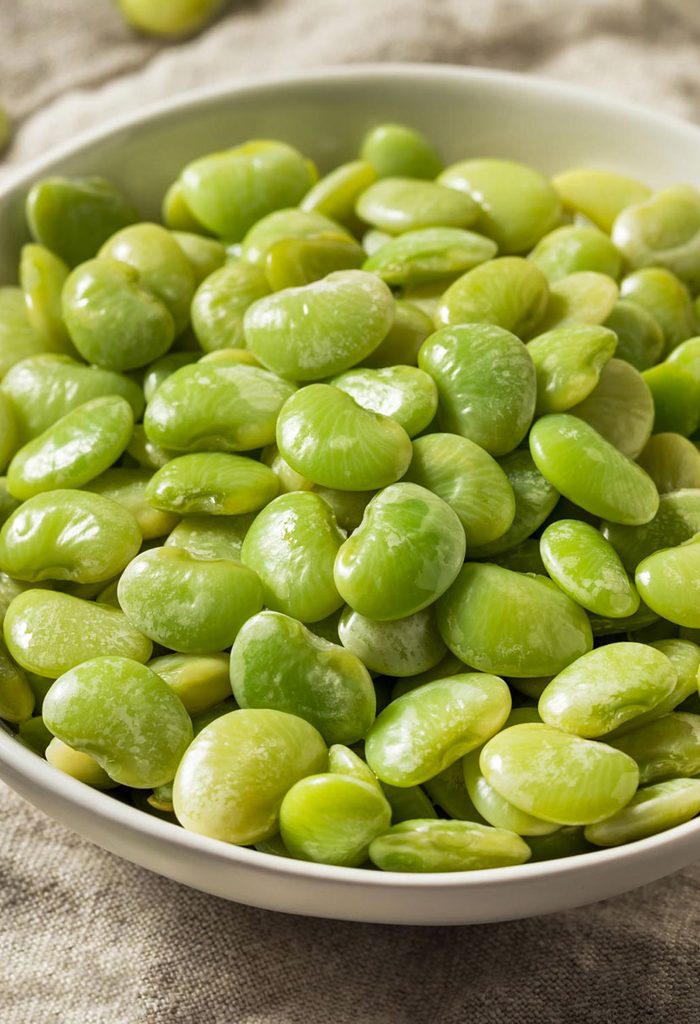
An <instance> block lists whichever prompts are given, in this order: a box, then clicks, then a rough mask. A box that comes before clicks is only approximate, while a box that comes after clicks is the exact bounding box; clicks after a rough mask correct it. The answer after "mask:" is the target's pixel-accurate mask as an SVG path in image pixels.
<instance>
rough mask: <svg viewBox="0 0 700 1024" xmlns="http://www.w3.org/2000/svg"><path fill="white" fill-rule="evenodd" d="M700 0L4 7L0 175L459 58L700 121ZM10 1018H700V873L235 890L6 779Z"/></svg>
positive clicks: (326, 0)
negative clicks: (509, 911) (473, 914)
mask: <svg viewBox="0 0 700 1024" xmlns="http://www.w3.org/2000/svg"><path fill="white" fill-rule="evenodd" d="M699 45H700V5H699V4H698V3H697V0H578V2H577V0H352V2H351V0H238V2H234V3H233V4H231V5H230V6H229V8H228V11H227V13H226V14H225V16H224V17H222V18H221V19H220V20H219V21H217V23H216V24H214V25H212V26H211V27H210V28H209V29H208V30H207V31H206V32H205V33H203V34H202V35H201V36H199V37H197V38H195V39H192V40H189V41H187V42H185V43H182V44H177V45H162V44H159V43H156V42H154V41H152V40H147V39H144V38H141V37H138V36H136V35H135V34H133V33H132V32H130V30H129V29H128V28H127V27H126V26H125V25H124V24H123V23H122V21H121V19H120V18H119V16H118V15H117V13H116V11H115V10H114V8H113V7H112V5H111V4H110V3H109V2H108V0H0V102H3V103H4V104H5V105H6V106H7V107H8V108H9V110H10V113H11V114H12V116H13V117H14V118H15V120H16V123H17V131H16V134H15V140H14V144H13V146H12V148H11V149H10V151H9V154H8V155H7V157H6V161H5V163H4V164H3V163H1V162H0V175H1V174H2V170H3V167H4V168H6V167H7V166H8V165H10V164H12V163H15V162H21V161H23V160H25V159H27V158H28V157H30V156H32V155H34V154H36V153H39V152H42V151H44V150H45V149H46V148H48V147H49V146H50V145H51V144H53V143H55V142H58V141H60V140H62V139H64V138H66V137H68V136H70V135H71V134H73V133H75V132H76V131H77V130H80V129H83V128H86V127H89V126H91V125H94V124H99V123H102V122H103V121H104V120H105V119H106V118H108V117H110V116H112V115H115V114H118V113H122V112H127V111H130V110H135V109H138V108H139V107H140V106H141V105H143V104H144V103H145V102H148V101H150V100H155V99H158V98H160V97H162V96H165V95H171V94H173V93H175V92H177V91H179V90H182V89H186V88H189V87H193V86H197V85H201V84H204V83H213V82H221V81H227V80H230V79H231V78H234V77H240V76H254V75H258V74H261V73H265V72H270V71H278V70H284V69H290V68H306V67H310V66H314V65H318V64H330V63H334V62H335V63H343V62H355V61H367V60H378V61H382V60H399V61H400V60H413V61H446V62H452V63H461V64H474V65H482V66H490V67H502V68H510V69H513V70H519V71H526V72H532V73H538V74H545V75H549V76H551V77H554V78H558V79H562V80H567V81H573V82H579V83H582V84H586V85H590V86H591V87H592V88H594V89H597V90H599V91H601V92H603V93H605V94H607V95H610V96H615V97H619V96H623V97H628V98H631V99H634V100H636V101H638V102H642V103H645V104H647V105H648V106H650V107H653V108H655V109H659V110H665V111H668V112H671V113H675V114H680V115H683V116H685V117H688V118H691V119H695V120H700V74H699V72H698V56H699ZM0 936H1V938H0V1021H1V1022H2V1024H326V1022H331V1021H332V1022H334V1024H350V1022H352V1024H404V1022H405V1024H423V1022H425V1024H428V1022H433V1021H435V1022H437V1024H462V1022H470V1024H471V1022H475V1024H492V1022H493V1024H500V1022H508V1024H512V1022H513V1021H515V1022H524V1024H529V1022H531V1021H537V1022H538V1024H666V1022H673V1024H697V1022H698V1020H700V987H699V983H698V976H699V967H700V956H699V953H700V865H695V866H694V867H691V868H688V869H687V870H686V871H683V872H681V873H679V874H677V875H675V876H673V877H671V878H667V879H665V880H663V881H660V882H658V883H656V884H654V885H651V886H648V887H646V888H644V889H641V890H638V891H637V892H633V893H630V894H628V895H626V896H623V897H620V898H618V899H614V900H609V901H607V902H605V903H600V904H597V905H595V906H592V907H588V908H584V909H581V910H577V911H571V912H569V913H565V914H559V915H555V916H552V917H548V918H539V919H534V920H529V921H519V922H514V923H505V924H497V925H487V926H479V927H471V928H452V929H449V928H425V929H421V928H394V927H383V926H377V925H362V924H348V923H342V922H333V921H318V920H313V919H304V918H296V917H290V916H283V915H278V914H273V913H268V912H264V911H259V910H253V909H250V908H247V907H241V906H236V905H234V904H229V903H225V902H223V901H221V900H218V899H215V898H213V897H209V896H205V895H203V894H201V893H198V892H195V891H193V890H189V889H187V888H184V887H183V886H180V885H177V884H175V883H173V882H169V881H167V880H165V879H162V878H159V877H157V876H155V875H153V874H150V873H149V872H146V871H144V870H141V869H140V868H136V867H134V866H132V865H131V864H128V863H126V862H124V861H121V860H119V859H118V858H116V857H113V856H111V855H110V854H108V853H104V852H103V851H101V850H99V849H97V848H96V847H94V846H92V845H90V844H88V843H86V842H85V841H83V840H81V839H79V838H78V837H76V836H75V835H73V834H72V833H70V832H68V831H67V830H66V829H64V828H62V827H60V826H58V825H56V824H55V823H54V822H53V821H51V820H50V819H48V818H46V817H44V816H43V815H42V814H40V813H39V812H37V811H35V810H34V809H33V808H31V807H29V806H28V805H27V804H25V803H24V802H23V801H22V800H20V799H19V798H18V797H17V796H15V795H14V794H13V793H12V792H10V791H9V790H8V789H6V788H5V787H4V786H0Z"/></svg>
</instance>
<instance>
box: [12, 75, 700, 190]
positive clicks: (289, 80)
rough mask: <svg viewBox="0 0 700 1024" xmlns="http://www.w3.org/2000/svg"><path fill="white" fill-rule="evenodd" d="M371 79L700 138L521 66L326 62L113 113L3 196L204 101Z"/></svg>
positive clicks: (16, 174)
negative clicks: (521, 101)
mask: <svg viewBox="0 0 700 1024" xmlns="http://www.w3.org/2000/svg"><path fill="white" fill-rule="evenodd" d="M368 78H370V79H371V78H376V79H384V80H388V79H397V80H398V79H401V78H406V79H411V80H415V79H426V80H427V79H432V80H435V79H438V80H439V79H443V80H445V81H447V80H449V79H458V78H461V79H462V80H464V81H465V82H472V83H481V84H483V85H487V86H488V85H491V86H499V85H500V86H503V87H505V88H510V89H515V88H517V90H518V92H520V93H529V94H531V95H533V96H535V95H536V96H538V97H539V98H540V99H541V98H543V97H546V98H548V99H549V100H551V101H557V100H558V99H568V100H569V101H574V102H575V101H578V102H579V103H584V104H586V105H587V106H589V107H592V108H594V109H596V110H597V111H599V112H600V113H601V114H602V115H603V116H610V115H618V116H622V117H628V118H633V119H634V120H636V121H639V122H642V123H646V124H647V125H648V127H649V128H650V129H652V128H653V127H655V126H657V127H660V128H664V129H668V128H672V129H675V130H676V131H678V132H681V133H683V134H687V135H688V136H689V137H692V138H694V139H695V140H696V141H697V140H698V138H699V137H700V128H699V127H698V126H696V125H694V124H692V123H691V122H690V121H687V120H685V119H684V118H682V117H680V116H678V115H674V114H666V113H657V112H656V111H654V110H650V109H649V108H648V107H645V106H643V105H642V104H639V103H635V102H633V101H631V100H620V99H617V98H614V99H613V98H611V97H609V96H606V95H603V94H602V93H598V92H596V91H595V90H594V89H591V88H588V87H585V86H580V85H575V84H572V83H570V82H564V81H559V80H558V79H554V78H548V77H545V76H541V75H527V74H523V73H521V72H518V71H505V70H501V69H496V68H488V67H464V66H463V65H460V64H451V63H444V64H442V63H441V64H435V63H430V62H426V63H418V62H410V61H407V62H405V63H403V62H396V61H388V62H386V63H376V62H367V63H361V62H360V63H354V64H344V65H320V66H318V67H314V68H310V69H306V70H298V71H295V70H290V71H280V72H277V73H274V74H266V75H261V76H259V77H255V78H252V79H242V80H239V81H236V80H234V81H232V82H224V83H217V84H214V85H204V86H197V87H195V88H193V89H187V90H184V91H183V92H181V93H176V94H175V95H174V96H169V97H167V98H165V99H161V100H154V101H152V102H149V103H147V104H145V105H144V106H143V107H141V108H139V109H138V110H136V111H134V112H131V113H125V114H119V115H117V116H116V117H112V118H109V119H108V120H107V121H106V122H105V123H104V124H101V125H99V126H97V127H94V128H87V129H84V130H82V131H80V132H78V133H77V134H76V135H75V136H73V137H72V138H71V139H67V140H66V141H65V142H59V143H57V144H56V145H54V146H51V147H50V148H49V149H48V150H47V151H46V152H45V153H42V154H41V155H39V156H37V157H34V158H33V159H30V160H28V161H24V162H22V163H19V164H17V165H15V164H10V165H9V169H6V170H5V172H4V173H3V176H2V179H0V199H2V198H3V197H4V196H6V195H7V194H9V193H10V192H12V191H14V190H15V189H16V188H17V187H19V186H22V185H26V184H28V183H29V181H31V180H32V179H33V178H35V177H36V175H37V174H42V173H43V171H44V170H45V169H46V168H48V167H50V166H51V165H52V164H55V163H56V162H58V161H61V160H64V159H67V158H69V157H71V156H76V155H77V154H79V153H80V151H81V150H85V149H86V148H88V147H90V146H93V145H95V144H96V143H99V142H102V141H104V140H106V139H109V138H110V136H113V135H116V134H118V133H121V132H125V131H128V130H129V129H130V128H137V127H142V126H144V125H145V124H146V123H150V124H151V125H155V124H157V123H158V122H159V121H161V120H165V119H167V118H168V117H170V116H171V115H172V114H174V113H177V112H184V111H188V110H194V109H196V108H197V107H199V106H208V105H210V104H211V103H213V102H216V101H221V100H225V99H227V98H230V97H235V96H242V95H246V94H248V93H264V92H266V91H268V90H270V91H275V90H277V89H279V88H280V86H286V87H293V86H304V85H310V84H314V83H316V82H327V81H331V82H340V83H342V82H344V81H349V82H353V81H356V80H361V79H368Z"/></svg>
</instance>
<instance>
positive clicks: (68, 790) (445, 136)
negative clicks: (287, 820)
mask: <svg viewBox="0 0 700 1024" xmlns="http://www.w3.org/2000/svg"><path fill="white" fill-rule="evenodd" d="M382 121H403V122H407V123H409V124H411V125H413V126H415V127H416V128H418V129H422V130H423V131H424V132H425V133H426V134H427V135H428V136H429V137H430V138H431V139H432V140H433V141H434V142H435V143H436V144H437V146H438V147H439V149H440V150H441V152H442V154H443V156H444V157H445V159H446V160H447V161H448V162H449V161H451V160H456V159H458V158H460V157H466V156H470V155H473V156H477V155H481V156H484V155H486V156H503V157H512V158H514V159H519V160H524V161H526V162H528V163H531V164H534V165H535V166H537V167H539V168H541V169H542V170H543V171H546V172H554V171H558V170H563V169H565V168H567V167H569V166H574V165H577V164H578V165H581V164H583V165H587V166H592V167H602V168H610V169H616V170H621V171H626V172H628V173H630V174H632V175H634V176H636V177H639V178H641V179H643V180H644V181H647V182H649V183H650V184H652V185H664V184H670V183H672V182H688V183H691V184H695V185H700V130H698V129H697V128H694V127H692V126H691V125H689V124H685V123H682V122H680V121H675V120H673V119H670V118H666V117H662V116H659V115H657V114H653V113H650V112H647V111H643V110H639V109H636V108H635V107H632V106H628V105H623V104H620V103H616V102H613V101H611V100H609V99H607V98H602V97H599V96H595V95H592V94H590V93H587V92H582V91H580V90H578V89H574V88H571V87H568V86H564V85H561V84H559V83H555V82H551V81H543V80H538V79H534V78H526V77H523V76H519V75H512V74H506V73H502V72H490V71H479V70H465V69H462V68H453V67H433V66H425V65H423V66H411V65H398V66H392V65H384V66H378V67H374V66H354V67H350V68H343V69H337V70H321V71H316V72H312V73H308V74H295V75H291V76H281V77H276V78H274V79H266V80H263V81H258V82H256V83H254V84H236V85H231V86H226V87H223V88H217V89H206V90H202V91H198V92H196V93H192V94H188V95H185V96H183V97H181V98H178V99H175V100H172V101H168V102H164V103H161V104H159V105H157V106H155V107H152V108H151V109H150V110H147V111H144V112H142V113H139V114H138V115H136V116H132V117H129V118H126V119H122V120H120V121H117V122H113V123H110V124H107V125H106V126H105V127H104V128H100V129H99V130H98V131H95V132H92V133H90V134H88V135H84V136H82V137H81V138H79V139H76V140H75V141H69V142H67V143H66V144H64V145H63V146H61V147H60V148H58V149H56V150H54V151H53V152H51V153H50V154H48V155H47V156H45V157H44V158H42V159H41V160H39V161H37V162H35V163H33V164H31V165H30V166H26V167H24V168H21V169H20V171H19V173H17V174H15V176H14V177H13V178H12V179H11V180H10V181H9V182H6V183H5V185H4V187H3V188H2V189H1V190H0V224H2V234H1V235H0V283H3V284H6V283H12V282H13V281H14V280H15V279H16V266H17V253H18V249H19V246H20V245H21V243H22V242H23V241H24V240H25V237H26V235H25V230H26V229H25V227H24V223H23V214H22V207H23V200H24V197H25V195H26V193H27V190H28V188H29V186H30V185H31V184H32V182H33V181H34V180H36V179H37V178H39V177H42V176H44V175H47V174H56V173H59V174H80V175H85V174H104V175H106V176H107V177H109V178H111V179H112V180H114V181H115V182H116V183H117V184H119V185H120V186H122V187H123V188H124V190H125V191H126V192H127V194H128V195H129V196H130V197H131V198H132V199H133V200H134V201H135V202H136V204H137V206H138V207H139V208H140V210H141V212H142V214H143V215H144V217H145V218H153V217H157V216H158V212H159V204H160V198H161V196H162V195H163V193H164V191H165V189H166V187H167V186H168V184H169V183H170V182H171V181H172V179H173V178H174V177H175V176H176V175H177V172H178V171H179V169H180V168H181V167H182V165H183V164H185V163H186V162H187V161H189V160H191V159H193V158H194V157H196V156H199V155H200V154H202V153H206V152H209V151H211V150H213V149H223V148H224V147H226V146H230V145H233V144H235V143H237V142H240V141H242V140H244V139H246V138H250V137H257V138H261V137H263V138H264V137H272V138H280V139H285V140H287V141H289V142H291V143H294V144H295V145H296V146H298V147H299V148H300V149H302V150H303V151H304V152H306V153H308V154H309V155H310V156H312V157H314V158H315V159H316V160H317V161H318V163H319V165H320V167H321V169H322V170H323V169H324V168H328V167H330V166H332V165H333V164H335V163H338V162H340V161H342V160H346V159H350V158H352V157H353V155H354V154H355V153H356V151H357V146H358V143H359V140H360V138H361V137H362V135H363V133H364V132H365V130H366V129H367V128H368V127H369V126H370V125H372V124H376V123H378V122H382ZM0 777H2V778H3V779H4V780H5V782H7V783H8V784H9V785H10V786H12V787H13V789H15V790H16V791H17V792H18V793H19V794H20V795H21V796H23V797H24V798H25V799H26V800H28V801H30V803H32V804H34V805H35V806H36V807H38V808H40V809H41V810H42V811H44V812H46V813H47V814H49V815H51V816H52V817H54V818H56V819H57V820H58V821H60V822H61V823H62V824H64V825H66V826H68V827H69V828H71V829H73V830H74V831H76V832H78V833H80V834H81V835H83V836H85V837H86V838H87V839H90V840H91V841H92V842H94V843H97V844H98V845H100V846H102V847H104V848H105V849H107V850H110V851H111V852H112V853H116V854H118V855H119V856H121V857H125V858H127V859H128V860H130V861H133V862H134V863H136V864H140V865H142V866H143V867H145V868H149V869H150V870H151V871H156V872H159V873H160V874H163V875H167V876H168V877H170V878H173V879H175V880H177V881H178V882H182V883H184V884H185V885H189V886H194V887H195V888H198V889H202V890H204V891H206V892H210V893H214V894H215V895H217V896H221V897H223V898H225V899H229V900H236V901H239V902H241V903H248V904H251V905H253V906H258V907H265V908H268V909H272V910H279V911H286V912H288V913H295V914H309V915H316V916H319V917H335V918H343V919H347V920H358V921H375V922H385V923H394V924H441V925H444V924H469V923H476V922H483V921H499V920H506V919H510V918H516V917H526V916H530V915H536V914H545V913H551V912H553V911H558V910H564V909H567V908H570V907H575V906H579V905H582V904H585V903H590V902H593V901H595V900H600V899H604V898H606V897H610V896H615V895H617V894H619V893H622V892H625V891H626V890H629V889H633V888H634V887H635V886H639V885H643V884H645V883H647V882H651V881H653V880H654V879H657V878H660V877H662V876H663V875H667V874H670V873H671V872H673V871H676V870H678V869H679V868H682V867H684V866H686V865H687V864H689V863H691V862H692V861H693V860H694V859H696V858H697V857H699V856H700V819H696V820H695V821H691V822H688V823H687V824H685V825H681V826H679V827H678V828H674V829H671V830H669V831H668V832H664V833H662V834H661V835H658V836H654V837H652V838H651V839H645V840H642V841H640V842H637V843H633V844H631V845H629V846H623V847H619V848H617V849H611V850H601V851H599V852H596V853H590V854H586V855H583V856H576V857H570V858H568V859H565V860H559V861H551V862H545V863H539V864H524V865H522V866H520V867H511V868H503V869H500V870H488V871H474V872H471V873H457V874H430V875H407V874H396V873H383V872H379V871H367V870H361V869H355V868H336V867H328V866H324V865H317V864H309V863H304V862H301V861H295V860H288V859H285V858H278V857H274V856H270V855H268V854H262V853H257V852H256V851H254V850H247V849H241V848H237V847H234V846H228V845H226V844H225V843H222V842H219V841H217V840H211V839H206V838H204V837H202V836H198V835H194V834H192V833H188V832H185V831H184V830H183V829H180V828H178V827H177V826H175V825H171V824H169V823H168V822H164V821H160V820H159V819H157V818H154V817H151V816H150V815H148V814H145V813H143V812H141V811H138V810H135V809H133V808H131V807H129V806H126V805H125V804H123V803H121V802H120V801H119V800H116V799H114V798H113V797H111V796H109V795H106V794H104V793H100V792H96V791H94V790H92V789H89V788H88V787H87V786H84V785H82V784H81V783H79V782H76V781H75V780H74V779H71V778H69V777H67V776H65V775H63V774H62V773H61V772H59V771H57V770H55V769H54V768H52V767H51V766H50V765H49V764H47V763H46V762H45V761H43V760H41V759H40V758H39V757H37V756H36V755H34V754H32V753H31V752H30V751H28V750H26V749H24V748H23V747H22V746H21V745H20V744H19V743H17V742H16V741H15V740H14V739H13V738H12V737H11V736H10V735H9V734H8V733H7V732H5V731H2V730H0Z"/></svg>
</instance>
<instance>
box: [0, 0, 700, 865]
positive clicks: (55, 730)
mask: <svg viewBox="0 0 700 1024" xmlns="http://www.w3.org/2000/svg"><path fill="white" fill-rule="evenodd" d="M127 6H128V5H127ZM209 6H212V5H211V4H210V5H209ZM27 222H28V226H29V231H30V233H31V235H32V238H33V241H32V242H31V243H29V244H27V245H26V246H25V247H24V248H23V249H22V253H21V257H20V263H19V286H12V285H8V286H6V287H2V288H0V472H2V471H4V472H5V474H6V475H5V476H4V477H0V522H1V523H2V524H3V525H2V529H1V530H0V618H1V620H2V621H3V627H4V642H0V717H1V718H2V719H4V721H5V722H6V723H7V724H8V727H9V728H10V729H11V730H12V731H13V732H15V733H16V735H17V737H18V739H19V741H20V742H22V743H24V744H25V745H27V746H28V747H30V748H31V749H32V750H34V751H35V752H36V753H37V754H39V755H41V756H45V757H46V759H47V760H48V761H49V762H50V764H51V765H53V766H54V767H55V768H56V769H59V770H61V771H63V772H66V773H67V774H68V775H71V776H73V777H74V778H76V779H79V780H82V781H83V782H84V783H86V784H88V785H90V786H93V787H96V788H98V789H104V790H110V791H112V792H114V793H115V794H117V795H119V796H121V797H122V798H123V799H127V800H131V801H132V802H133V804H134V805H135V806H136V807H138V808H141V809H142V810H143V811H145V812H148V813H152V814H157V815H160V816H162V817H165V818H167V819H168V820H171V821H173V822H177V823H179V825H181V826H183V827H184V828H186V829H190V830H192V831H194V832H198V833H201V834H203V835H206V836H210V837H213V838H217V839H220V840H223V841H225V842H228V843H235V844H241V845H245V846H254V847H256V848H257V849H258V850H261V851H263V852H266V853H272V854H276V855H279V856H291V857H297V858H301V859H305V860H311V861H316V862H320V863H325V864H334V865H345V866H355V867H358V866H363V865H374V866H376V867H378V868H380V869H384V870H395V871H420V872H425V871H463V870H472V869H476V868H486V867H498V866H507V865H513V864H520V863H523V862H524V861H526V860H528V859H530V858H532V859H540V860H541V859H549V858H555V857H564V856H569V855H572V854H576V853H582V852H585V851H589V850H593V849H594V848H596V847H600V846H614V845H617V844H620V843H626V842H630V841H632V840H636V839H640V838H644V837H646V836H649V835H652V834H654V833H657V832H660V831H662V830H664V829H667V828H670V827H672V826H675V825H678V824H680V823H682V822H685V821H687V820H689V819H691V818H692V817H693V816H695V815H696V814H698V812H699V811H700V697H699V695H698V670H699V669H700V646H698V641H699V640H700V543H698V540H699V539H700V452H699V451H698V443H697V439H698V438H700V336H698V335H700V327H699V326H698V319H699V317H700V308H699V306H698V302H697V301H696V295H697V294H698V292H700V194H699V193H698V192H697V191H696V190H695V189H693V188H690V187H689V186H675V187H670V188H665V189H663V190H661V191H657V192H652V191H651V190H650V189H648V188H647V187H646V186H645V185H643V184H642V183H640V182H638V181H635V180H632V179H630V178H627V177H624V176H622V175H620V174H617V173H613V172H607V171H606V172H602V171H592V170H586V169H574V170H570V171H567V172H565V173H563V174H561V175H559V176H557V177H555V178H554V179H553V180H549V179H548V178H547V177H545V176H544V175H543V174H541V173H540V172H539V171H537V170H535V169H533V168H531V167H527V166H524V165H523V164H520V163H517V162H514V161H509V160H502V159H490V158H468V159H464V160H461V161H459V162H457V163H454V164H452V165H451V166H448V167H444V166H443V163H442V161H441V159H440V157H439V156H438V154H437V153H436V152H435V150H434V148H433V147H432V146H431V144H430V143H429V142H428V141H427V140H426V139H425V138H423V137H422V136H421V135H419V134H418V133H416V132H415V131H413V130H411V129H410V128H407V127H404V126H401V125H380V126H378V127H375V128H373V129H371V130H370V131H369V132H368V134H367V135H366V137H365V138H364V140H363V141H362V144H361V148H360V153H359V156H358V158H357V159H356V160H353V161H350V162H348V163H344V164H342V165H340V166H338V167H336V168H335V169H334V170H331V171H330V173H328V174H326V175H325V176H323V177H320V178H319V177H318V173H317V170H316V168H315V166H314V164H313V163H312V162H311V161H310V160H308V159H307V158H306V157H305V156H304V155H303V154H302V153H300V152H298V151H297V150H296V149H295V148H294V147H293V146H291V145H288V144H287V143H284V142H278V141H270V140H252V141H249V142H245V143H243V144H241V145H238V146H236V147H235V148H233V149H229V150H225V151H223V152H218V153H214V154H210V155H207V156H203V157H201V158H200V159H197V160H195V161H193V162H192V163H190V164H189V165H188V166H186V167H185V168H184V169H183V170H182V172H181V174H180V175H179V177H178V178H177V180H176V181H175V182H174V183H173V185H172V186H171V188H170V189H169V190H168V192H167V194H166V195H165V198H164V201H163V211H162V223H151V222H143V221H142V220H140V218H139V214H138V212H137V211H136V210H135V209H134V207H133V206H132V205H131V203H130V202H129V201H128V199H126V198H125V197H124V196H123V195H122V194H121V192H120V191H119V189H117V188H116V187H115V186H114V185H113V184H111V183H110V182H108V181H106V180H103V179H101V178H71V179H68V178H60V177H54V178H48V179H44V180H41V181H39V182H37V183H36V184H35V185H34V187H33V188H32V190H31V192H30V194H29V195H28V197H27Z"/></svg>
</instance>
